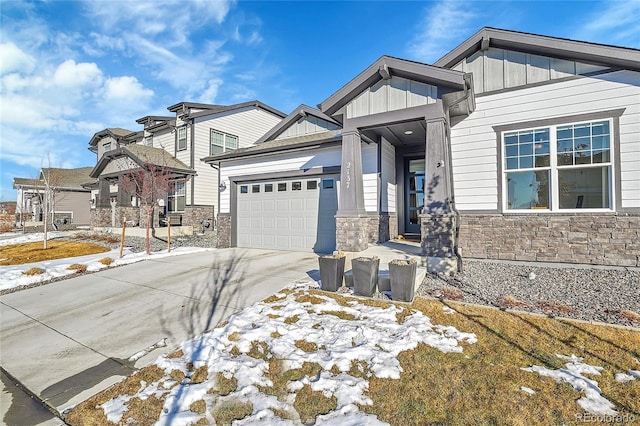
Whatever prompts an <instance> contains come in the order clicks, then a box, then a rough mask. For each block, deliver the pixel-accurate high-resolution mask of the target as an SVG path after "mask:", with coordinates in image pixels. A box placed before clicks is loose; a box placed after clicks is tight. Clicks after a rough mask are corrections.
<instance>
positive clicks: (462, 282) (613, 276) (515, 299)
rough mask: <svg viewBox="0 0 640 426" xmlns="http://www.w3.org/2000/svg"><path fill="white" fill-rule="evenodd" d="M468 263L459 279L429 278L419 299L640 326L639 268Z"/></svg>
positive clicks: (420, 289)
mask: <svg viewBox="0 0 640 426" xmlns="http://www.w3.org/2000/svg"><path fill="white" fill-rule="evenodd" d="M463 265H464V271H463V272H462V273H459V274H456V276H455V277H448V276H437V275H430V274H427V277H426V278H425V279H424V281H423V282H422V285H421V286H420V287H419V288H418V290H417V292H416V295H424V296H430V297H436V298H442V299H449V300H457V301H461V302H467V303H478V304H483V305H489V306H497V307H501V308H513V309H518V310H525V311H529V312H537V313H541V314H546V315H550V316H558V317H568V318H575V319H580V320H585V321H601V322H607V323H611V324H619V325H631V326H636V327H637V326H640V315H638V314H640V270H638V269H637V268H633V269H629V268H600V267H570V266H565V265H557V266H555V265H553V266H548V265H545V266H529V265H523V264H514V263H507V262H490V261H481V260H465V261H464V264H463ZM634 314H635V315H634Z"/></svg>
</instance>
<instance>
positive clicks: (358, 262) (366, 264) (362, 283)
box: [351, 257, 380, 297]
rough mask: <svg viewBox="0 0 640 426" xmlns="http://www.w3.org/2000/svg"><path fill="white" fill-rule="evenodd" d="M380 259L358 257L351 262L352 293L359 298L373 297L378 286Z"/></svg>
mask: <svg viewBox="0 0 640 426" xmlns="http://www.w3.org/2000/svg"><path fill="white" fill-rule="evenodd" d="M379 268H380V259H378V258H377V257H376V258H368V257H358V258H356V259H353V260H352V261H351V270H352V272H353V292H354V293H355V294H357V295H359V296H367V297H371V296H373V293H375V292H376V286H377V285H378V270H379Z"/></svg>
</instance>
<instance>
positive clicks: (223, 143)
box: [209, 129, 238, 155]
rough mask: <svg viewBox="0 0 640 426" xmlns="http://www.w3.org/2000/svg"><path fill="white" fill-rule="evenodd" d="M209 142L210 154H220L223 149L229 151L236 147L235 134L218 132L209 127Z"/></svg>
mask: <svg viewBox="0 0 640 426" xmlns="http://www.w3.org/2000/svg"><path fill="white" fill-rule="evenodd" d="M210 142H211V148H210V151H209V153H210V154H211V155H215V154H220V153H223V152H225V151H231V150H233V149H236V148H238V137H237V136H235V135H230V134H228V133H224V132H220V131H218V130H214V129H211V137H210Z"/></svg>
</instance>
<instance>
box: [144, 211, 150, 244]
mask: <svg viewBox="0 0 640 426" xmlns="http://www.w3.org/2000/svg"><path fill="white" fill-rule="evenodd" d="M146 210H147V239H146V241H145V247H146V248H147V254H150V253H151V248H150V244H149V228H150V226H149V225H150V224H151V220H150V219H151V215H150V211H149V208H147V209H146Z"/></svg>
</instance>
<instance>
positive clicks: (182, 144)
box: [176, 127, 187, 151]
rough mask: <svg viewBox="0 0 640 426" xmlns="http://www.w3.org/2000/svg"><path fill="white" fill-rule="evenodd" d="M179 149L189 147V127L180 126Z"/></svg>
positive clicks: (182, 149)
mask: <svg viewBox="0 0 640 426" xmlns="http://www.w3.org/2000/svg"><path fill="white" fill-rule="evenodd" d="M176 148H177V150H178V151H184V150H185V149H187V128H186V127H179V128H178V142H177V147H176Z"/></svg>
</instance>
